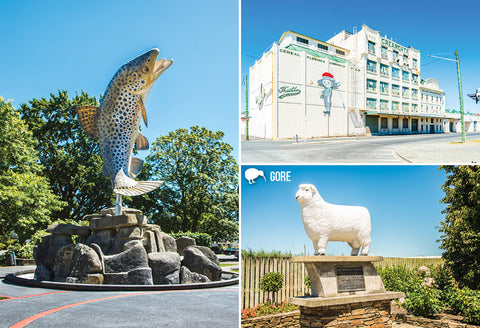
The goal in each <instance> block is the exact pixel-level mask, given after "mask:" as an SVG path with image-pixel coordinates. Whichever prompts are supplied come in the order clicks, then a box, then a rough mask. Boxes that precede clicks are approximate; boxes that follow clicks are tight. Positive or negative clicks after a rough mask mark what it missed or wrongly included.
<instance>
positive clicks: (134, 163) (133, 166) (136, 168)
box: [128, 139, 143, 179]
mask: <svg viewBox="0 0 480 328" xmlns="http://www.w3.org/2000/svg"><path fill="white" fill-rule="evenodd" d="M137 140H138V139H137ZM142 166H143V161H142V160H141V159H139V158H136V157H132V159H131V161H130V170H129V172H128V173H129V174H130V176H131V177H132V178H134V179H135V178H136V177H137V175H139V174H140V171H141V170H142Z"/></svg>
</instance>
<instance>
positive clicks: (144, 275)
mask: <svg viewBox="0 0 480 328" xmlns="http://www.w3.org/2000/svg"><path fill="white" fill-rule="evenodd" d="M103 276H104V280H103V283H104V284H106V285H153V280H152V269H150V268H147V267H145V268H138V269H134V270H131V271H128V272H117V273H105V274H104V275H103Z"/></svg>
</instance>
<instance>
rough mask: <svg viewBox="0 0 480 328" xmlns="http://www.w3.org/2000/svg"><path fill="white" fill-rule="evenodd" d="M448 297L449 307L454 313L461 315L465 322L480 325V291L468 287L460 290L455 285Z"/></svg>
mask: <svg viewBox="0 0 480 328" xmlns="http://www.w3.org/2000/svg"><path fill="white" fill-rule="evenodd" d="M447 295H448V297H447V305H448V306H449V307H450V308H451V309H452V310H453V312H455V313H456V314H459V315H461V316H462V317H463V320H464V321H465V322H468V323H472V324H475V325H478V324H480V291H478V290H472V289H470V288H468V287H463V288H459V287H458V284H457V283H455V285H454V286H453V287H450V288H449V293H448V294H447Z"/></svg>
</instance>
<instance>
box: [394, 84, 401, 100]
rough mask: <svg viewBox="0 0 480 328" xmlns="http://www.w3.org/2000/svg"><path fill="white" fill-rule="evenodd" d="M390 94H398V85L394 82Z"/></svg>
mask: <svg viewBox="0 0 480 328" xmlns="http://www.w3.org/2000/svg"><path fill="white" fill-rule="evenodd" d="M392 96H396V97H399V96H400V86H399V85H396V84H392Z"/></svg>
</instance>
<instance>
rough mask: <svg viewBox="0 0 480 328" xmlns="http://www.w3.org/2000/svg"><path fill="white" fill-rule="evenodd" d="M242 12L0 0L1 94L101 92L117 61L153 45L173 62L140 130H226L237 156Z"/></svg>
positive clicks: (209, 5) (197, 5)
mask: <svg viewBox="0 0 480 328" xmlns="http://www.w3.org/2000/svg"><path fill="white" fill-rule="evenodd" d="M238 15H239V10H238V1H224V0H209V1H205V2H204V1H202V2H200V1H195V0H191V1H190V0H179V1H154V0H150V1H148V0H142V1H125V0H124V1H92V0H86V1H49V0H47V1H33V0H31V1H1V2H0V42H1V51H0V96H3V97H4V98H5V99H13V105H14V106H15V107H16V108H18V107H19V105H20V104H21V103H23V102H27V101H28V100H30V99H32V98H42V97H46V98H48V97H49V94H50V93H52V92H53V93H57V90H58V89H64V90H67V91H68V93H69V95H70V96H74V95H75V92H78V93H80V91H81V90H84V91H86V92H87V93H88V94H89V95H90V96H96V97H97V98H98V97H99V95H100V94H103V93H104V92H105V88H106V86H107V84H108V82H109V81H110V79H111V78H112V77H113V75H114V74H115V72H116V71H117V69H118V68H120V67H121V66H122V65H123V64H124V63H126V62H127V61H129V60H131V59H133V58H135V57H136V56H138V55H140V54H142V53H143V52H145V51H147V50H149V49H151V48H154V47H157V48H159V49H160V54H159V57H158V58H167V59H169V58H173V60H174V63H173V65H172V66H171V67H170V68H169V69H168V70H167V71H166V72H164V73H163V75H162V76H161V77H160V78H159V79H158V80H157V82H156V83H155V84H154V86H153V87H152V89H151V91H150V94H149V97H148V100H147V102H146V110H147V116H148V122H149V127H148V128H143V130H142V133H143V134H144V135H145V136H146V137H147V138H148V139H149V141H150V142H153V141H154V140H155V139H156V138H157V137H159V136H160V135H163V134H167V133H168V132H169V131H173V130H175V129H177V128H188V127H190V126H193V125H200V126H205V127H207V128H208V129H210V130H214V131H218V130H222V131H224V132H225V134H226V136H225V138H224V141H226V142H228V143H230V144H232V145H233V146H234V147H235V151H234V155H235V157H236V158H238V154H237V152H238V83H239V82H238V81H239V77H238V53H239V47H238V43H239V41H238V34H239V32H238V26H239V23H238ZM139 155H140V156H141V157H144V156H146V155H147V152H140V154H139Z"/></svg>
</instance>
